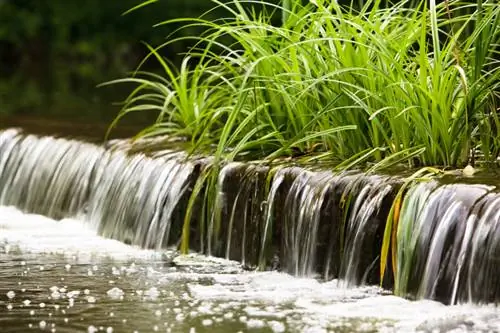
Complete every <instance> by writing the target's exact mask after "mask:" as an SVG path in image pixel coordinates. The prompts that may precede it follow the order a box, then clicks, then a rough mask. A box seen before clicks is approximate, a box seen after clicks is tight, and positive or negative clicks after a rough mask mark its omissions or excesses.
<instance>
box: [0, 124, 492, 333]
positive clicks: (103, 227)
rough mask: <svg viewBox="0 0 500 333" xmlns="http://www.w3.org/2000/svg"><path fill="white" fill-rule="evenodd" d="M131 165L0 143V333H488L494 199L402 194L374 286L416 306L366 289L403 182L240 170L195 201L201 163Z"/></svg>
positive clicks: (16, 140) (46, 145) (112, 153)
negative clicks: (182, 248) (184, 252)
mask: <svg viewBox="0 0 500 333" xmlns="http://www.w3.org/2000/svg"><path fill="white" fill-rule="evenodd" d="M129 147H130V145H129V143H128V141H124V140H118V141H113V142H109V143H108V144H106V145H105V146H99V145H94V144H91V143H86V142H82V141H78V140H71V139H65V138H55V137H50V136H35V135H29V134H25V133H23V132H21V131H19V130H14V129H9V130H4V131H0V266H1V269H0V327H1V328H2V332H25V331H28V330H30V329H31V330H35V331H36V330H43V331H59V332H61V331H62V332H77V331H84V332H85V331H87V332H98V331H105V332H134V331H138V332H153V331H161V332H238V331H261V332H285V331H286V332H327V331H331V332H413V331H415V332H417V331H418V332H499V331H500V329H499V327H500V314H499V311H498V308H497V307H496V306H495V305H493V303H495V302H498V300H500V279H499V278H498V277H499V276H500V265H499V261H498V260H499V259H498V258H500V230H499V229H500V213H498V212H499V211H500V210H499V205H500V195H499V194H498V191H497V187H496V186H494V185H481V184H465V183H464V182H457V183H452V184H449V183H446V182H441V181H439V180H433V181H425V182H420V183H416V184H414V185H413V186H411V187H410V188H409V190H407V191H406V192H405V194H404V196H403V200H402V204H401V206H400V214H399V219H398V220H399V224H400V227H399V229H398V232H397V233H395V234H394V236H395V237H394V240H395V242H396V243H395V244H393V245H392V246H396V247H395V248H394V249H395V251H396V253H397V258H396V261H395V262H394V264H395V267H392V266H393V265H391V263H389V269H388V272H387V273H386V276H385V277H384V280H383V281H382V285H384V286H385V287H386V288H388V289H392V288H394V290H395V291H396V292H397V293H399V294H400V295H405V296H408V297H409V298H410V299H419V300H418V301H411V300H406V299H403V298H399V297H396V296H393V295H392V294H391V292H389V291H388V290H384V289H381V288H379V287H376V285H379V284H380V277H379V266H380V253H381V244H382V237H383V235H384V231H385V225H386V222H387V216H388V214H389V211H390V209H391V205H392V204H393V202H394V198H395V196H396V193H397V192H398V191H399V189H400V187H401V183H402V179H401V178H400V177H397V176H382V175H366V174H363V173H356V172H354V173H345V174H334V173H332V172H330V171H328V170H313V169H310V170H306V169H304V168H301V167H298V166H269V165H258V164H252V163H250V164H246V163H239V162H238V163H228V164H224V165H222V166H220V168H219V169H218V174H216V179H214V180H213V181H212V183H210V178H207V179H206V180H204V182H202V183H199V181H200V180H203V179H204V178H203V174H204V172H205V171H206V170H208V168H210V167H214V166H213V164H211V163H212V160H210V159H206V158H199V157H192V156H187V155H186V154H185V153H184V152H183V150H182V149H176V148H175V146H172V149H169V150H166V151H163V152H162V154H161V156H160V155H158V156H151V155H148V154H143V153H137V152H136V153H130V152H129V151H128V148H129ZM200 184H201V187H200V189H201V191H199V192H195V191H196V188H197V186H198V185H200ZM210 184H212V185H213V187H210V186H211V185H210ZM212 189H213V193H214V195H213V196H212V197H210V196H209V197H204V193H212V192H211V191H212ZM193 193H195V195H194V197H192V196H193ZM192 198H194V199H193V200H190V199H192ZM398 207H399V206H398ZM190 209H191V215H188V216H189V218H188V219H187V220H186V212H187V211H188V210H190ZM398 210H399V208H398ZM35 214H40V215H35ZM186 230H188V231H189V233H188V234H186ZM183 235H184V236H186V235H188V239H189V245H190V248H191V249H192V250H194V251H197V252H201V253H204V254H205V255H202V254H195V253H194V252H193V254H191V255H190V256H180V255H179V253H178V252H177V250H176V249H177V248H178V246H179V243H180V242H181V241H186V237H183ZM207 255H208V256H207ZM212 256H215V257H219V258H224V259H217V258H215V257H212ZM389 261H390V260H389ZM256 268H260V271H256V270H255V269H256ZM429 299H434V300H439V301H442V302H444V303H446V304H452V305H444V304H442V303H439V302H437V301H433V300H429Z"/></svg>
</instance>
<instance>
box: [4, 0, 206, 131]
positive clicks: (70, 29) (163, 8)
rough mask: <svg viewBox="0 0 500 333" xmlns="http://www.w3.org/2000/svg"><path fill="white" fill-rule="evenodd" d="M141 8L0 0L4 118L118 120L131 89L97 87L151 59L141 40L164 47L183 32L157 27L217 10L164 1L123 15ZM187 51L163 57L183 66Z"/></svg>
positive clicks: (133, 1) (181, 46) (89, 1)
mask: <svg viewBox="0 0 500 333" xmlns="http://www.w3.org/2000/svg"><path fill="white" fill-rule="evenodd" d="M140 3H141V0H106V1H101V0H85V1H82V0H50V1H40V0H0V116H2V115H3V116H4V118H5V116H6V115H13V114H15V115H16V116H18V117H19V116H24V115H36V116H44V117H57V118H71V119H73V120H74V119H92V120H98V121H108V120H110V119H112V118H113V117H114V116H115V115H116V112H117V110H118V109H119V107H118V106H115V107H112V106H111V102H116V101H120V100H122V99H123V98H124V97H125V96H126V94H127V93H128V92H129V91H128V89H127V87H111V88H96V85H97V84H99V83H102V82H104V81H108V80H112V79H115V78H117V77H123V76H124V75H126V73H127V72H128V71H131V70H133V69H134V68H135V67H136V66H137V64H138V63H139V61H140V59H141V58H142V57H143V56H144V55H145V54H146V53H147V49H146V47H145V46H144V45H142V44H141V42H147V43H150V44H151V45H158V44H160V43H162V42H163V41H164V40H165V38H166V37H167V36H169V35H170V34H171V33H172V32H173V31H174V30H175V29H176V26H174V25H168V26H162V27H156V28H154V27H153V25H154V24H155V23H157V22H160V21H164V20H167V19H172V18H177V17H197V16H200V15H201V14H203V13H204V12H206V11H207V10H209V9H210V8H212V7H213V3H212V2H211V1H209V0H159V1H157V2H156V3H154V4H152V5H149V6H146V7H144V8H142V9H140V10H137V11H134V12H132V13H130V14H128V15H122V14H123V13H124V12H125V11H127V10H128V9H130V8H132V7H134V6H136V5H138V4H140ZM182 33H183V34H191V33H193V31H192V30H191V31H183V32H182ZM188 47H189V45H188V42H181V43H175V44H174V45H172V46H170V47H169V48H168V49H164V50H163V55H164V56H166V57H168V58H169V60H170V61H172V62H174V63H178V61H180V59H181V57H180V56H179V54H182V53H183V52H185V51H186V50H187V49H188ZM151 63H152V65H154V63H153V62H151ZM118 88H120V89H121V90H118ZM141 117H144V115H141ZM136 120H137V119H134V118H133V117H132V119H131V121H132V122H134V121H136ZM4 122H5V121H4Z"/></svg>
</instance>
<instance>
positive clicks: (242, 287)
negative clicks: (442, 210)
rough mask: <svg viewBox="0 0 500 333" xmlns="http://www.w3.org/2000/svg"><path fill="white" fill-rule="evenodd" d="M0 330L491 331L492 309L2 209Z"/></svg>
mask: <svg viewBox="0 0 500 333" xmlns="http://www.w3.org/2000/svg"><path fill="white" fill-rule="evenodd" d="M0 231H1V233H0V267H1V268H0V327H1V331H2V332H31V331H33V332H39V331H42V332H45V331H48V332H99V331H100V332H238V331H241V332H327V331H330V332H414V331H418V332H438V331H439V332H496V331H497V329H498V327H499V326H498V325H500V316H499V315H498V311H497V309H496V308H495V307H494V306H473V305H465V304H464V305H455V306H445V305H442V304H441V303H438V302H434V301H418V302H415V301H407V300H404V299H402V298H398V297H395V296H391V295H388V293H387V292H384V291H382V290H380V289H379V288H377V287H353V288H345V287H343V286H342V284H341V283H339V281H338V280H332V281H328V282H320V281H318V280H314V279H311V278H298V277H292V276H290V275H288V274H284V273H278V272H246V271H243V270H242V268H241V266H240V265H239V264H238V263H236V262H231V261H227V260H221V259H216V258H211V257H203V256H194V255H193V256H191V257H184V258H182V257H176V253H175V251H169V250H165V251H162V252H158V251H150V250H141V249H138V248H136V247H132V246H129V245H125V244H123V243H121V242H117V241H114V240H109V239H106V238H102V237H100V236H98V235H97V234H96V233H95V231H93V230H92V229H89V228H88V225H86V224H84V223H83V222H81V221H78V220H74V219H64V220H61V221H55V220H52V219H49V218H46V217H43V216H40V215H29V214H23V213H21V212H20V211H18V210H16V209H14V208H8V207H2V208H0Z"/></svg>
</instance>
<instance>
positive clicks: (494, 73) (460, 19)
mask: <svg viewBox="0 0 500 333" xmlns="http://www.w3.org/2000/svg"><path fill="white" fill-rule="evenodd" d="M214 4H215V5H217V6H221V7H224V8H225V9H226V10H227V12H228V13H229V16H228V17H226V18H223V19H220V20H219V21H217V22H210V21H205V20H203V19H177V20H175V22H176V23H179V22H184V23H185V26H186V27H189V26H191V25H196V26H203V27H204V28H205V31H206V33H205V34H204V35H203V36H193V37H190V38H193V39H195V40H197V44H196V46H195V47H194V48H193V49H191V50H190V51H189V52H187V54H186V56H185V59H184V62H183V64H182V66H181V68H178V69H177V68H173V67H172V66H170V65H169V64H168V62H167V61H166V60H164V59H163V57H162V56H161V54H160V52H161V47H162V46H160V47H158V48H152V47H150V51H151V55H150V57H153V58H156V59H157V61H158V62H159V63H160V64H161V66H162V68H163V69H164V74H162V75H154V74H151V73H143V72H137V73H136V75H135V76H133V77H130V78H126V79H123V80H116V81H114V82H133V83H136V84H137V85H138V87H137V88H136V89H135V90H134V91H133V92H132V93H131V94H130V97H129V98H128V99H127V101H126V103H125V105H124V108H123V110H122V113H121V114H120V115H119V117H118V118H117V121H118V120H119V119H120V118H121V117H122V116H124V115H126V114H128V113H130V112H135V111H141V112H142V111H153V112H157V113H158V119H157V122H156V123H155V124H153V125H152V126H151V127H150V128H147V129H146V130H144V131H143V132H141V133H139V136H159V135H170V136H172V135H174V136H184V137H187V138H188V139H190V140H191V141H192V144H193V147H194V148H193V149H194V150H200V151H205V150H206V149H211V150H214V151H215V152H216V155H217V156H221V157H222V156H223V157H224V158H225V159H229V160H233V159H236V158H264V159H276V158H279V157H282V156H295V155H303V154H309V153H317V152H328V153H329V154H326V155H325V156H327V158H329V159H331V160H332V161H337V162H341V161H344V160H347V159H349V158H352V157H353V156H356V155H357V154H359V153H361V152H367V151H371V152H372V153H371V154H370V155H369V156H366V157H365V158H364V159H363V160H362V161H360V162H363V163H366V162H381V161H383V160H384V159H387V158H390V157H392V156H395V155H394V154H397V155H396V156H397V158H395V157H392V160H394V163H401V162H406V163H407V164H408V165H409V166H413V165H414V164H415V163H416V164H417V165H440V166H445V167H448V166H450V167H456V166H463V165H465V164H466V163H467V162H468V159H469V152H470V150H471V149H472V148H473V147H475V146H476V145H479V146H480V147H481V149H482V151H483V153H484V156H485V158H486V159H490V160H493V159H496V157H497V155H498V139H497V136H496V134H495V133H496V127H497V125H498V121H499V120H498V116H497V112H498V100H499V97H498V89H499V76H500V71H499V69H498V68H499V66H498V60H497V58H498V57H497V56H498V53H499V46H498V44H499V43H498V37H499V24H498V23H499V10H500V9H499V6H498V5H495V4H494V3H493V2H491V1H489V2H488V1H485V2H483V3H481V4H480V5H476V4H473V3H466V2H462V1H449V2H448V3H447V7H445V6H444V5H442V4H441V5H436V4H435V2H434V1H431V2H430V6H429V8H427V6H426V4H425V3H424V2H421V4H420V6H418V7H417V8H411V9H409V7H408V6H407V3H406V2H400V3H399V4H398V5H396V6H392V7H390V8H382V7H379V6H378V2H374V1H373V2H372V1H368V2H367V3H366V4H365V6H364V7H362V8H361V9H360V10H359V11H356V10H354V9H353V8H344V7H341V6H340V5H338V4H337V3H336V2H333V1H332V2H330V1H328V2H322V1H314V2H311V3H310V4H308V5H307V6H300V5H298V4H293V5H292V2H290V1H288V2H287V3H286V4H285V5H286V7H283V8H282V7H279V6H277V5H273V4H270V3H269V4H264V3H263V2H261V1H238V0H234V1H229V2H220V1H214ZM256 7H259V8H260V10H258V9H256ZM276 10H279V11H282V12H283V13H285V14H283V22H282V25H280V26H276V24H274V25H273V24H272V16H273V15H272V14H271V13H273V12H274V11H276ZM463 13H467V14H463ZM173 22H174V21H167V22H161V23H159V25H162V24H169V23H173ZM175 41H176V40H168V41H167V42H166V43H165V44H164V45H167V44H169V43H174V42H175ZM164 45H163V46H164ZM495 94H496V95H495ZM214 147H216V148H215V149H214ZM374 148H375V149H374ZM386 161H387V162H388V163H383V164H379V165H380V167H381V168H382V167H389V166H391V165H393V164H394V163H389V162H390V161H391V160H386Z"/></svg>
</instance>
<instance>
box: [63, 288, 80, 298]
mask: <svg viewBox="0 0 500 333" xmlns="http://www.w3.org/2000/svg"><path fill="white" fill-rule="evenodd" d="M78 295H80V290H72V291H70V292H68V293H67V294H66V296H67V297H68V298H74V297H77V296H78Z"/></svg>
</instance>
